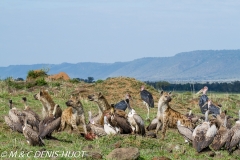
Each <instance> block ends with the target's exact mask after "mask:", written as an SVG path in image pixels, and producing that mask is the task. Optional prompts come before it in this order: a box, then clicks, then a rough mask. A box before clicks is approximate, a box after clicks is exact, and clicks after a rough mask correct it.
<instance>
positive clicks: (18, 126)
mask: <svg viewBox="0 0 240 160" xmlns="http://www.w3.org/2000/svg"><path fill="white" fill-rule="evenodd" d="M9 108H10V110H9V112H8V116H5V117H4V120H5V122H6V124H7V125H8V126H9V127H10V128H11V129H12V130H13V131H17V132H20V133H22V132H23V130H22V126H23V123H24V122H23V117H22V116H20V115H21V114H22V112H21V111H19V110H18V109H17V108H15V107H13V104H12V100H9Z"/></svg>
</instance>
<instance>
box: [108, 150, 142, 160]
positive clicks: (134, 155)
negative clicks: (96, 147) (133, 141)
mask: <svg viewBox="0 0 240 160" xmlns="http://www.w3.org/2000/svg"><path fill="white" fill-rule="evenodd" d="M139 156H140V152H139V150H138V148H134V147H129V148H116V149H114V150H113V151H112V152H111V153H109V154H108V155H107V156H106V159H121V160H135V159H138V157H139Z"/></svg>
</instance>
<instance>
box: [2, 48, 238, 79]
mask: <svg viewBox="0 0 240 160" xmlns="http://www.w3.org/2000/svg"><path fill="white" fill-rule="evenodd" d="M41 68H49V69H50V71H49V73H48V74H55V73H59V72H66V73H67V74H68V75H69V76H70V78H84V79H86V78H87V77H94V79H95V80H98V79H106V78H108V77H118V76H124V77H133V78H136V79H138V80H141V81H161V80H166V81H172V82H175V81H214V80H216V81H226V80H238V79H239V78H240V50H219V51H214V50H208V51H192V52H184V53H179V54H176V55H175V56H172V57H152V58H141V59H136V60H133V61H129V62H115V63H92V62H82V63H77V64H71V63H62V64H57V65H54V64H34V65H11V66H8V67H0V78H1V79H4V78H7V77H10V76H11V77H13V78H17V77H21V78H24V79H25V77H26V75H27V72H28V71H29V70H35V69H41Z"/></svg>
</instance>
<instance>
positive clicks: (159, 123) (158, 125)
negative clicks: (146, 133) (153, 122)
mask: <svg viewBox="0 0 240 160" xmlns="http://www.w3.org/2000/svg"><path fill="white" fill-rule="evenodd" d="M161 127H162V122H161V121H160V120H158V123H157V127H156V130H155V132H156V134H157V133H158V131H159V129H160V128H161Z"/></svg>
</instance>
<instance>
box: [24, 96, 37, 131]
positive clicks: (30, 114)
mask: <svg viewBox="0 0 240 160" xmlns="http://www.w3.org/2000/svg"><path fill="white" fill-rule="evenodd" d="M22 100H23V103H24V110H23V111H22V113H24V114H25V115H26V116H27V119H28V124H29V125H31V126H32V128H33V129H34V130H35V131H38V129H39V128H38V127H39V123H40V121H41V119H40V117H39V115H38V114H37V113H36V112H34V111H33V110H32V109H31V108H30V107H29V106H28V105H27V98H26V97H23V98H22Z"/></svg>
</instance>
